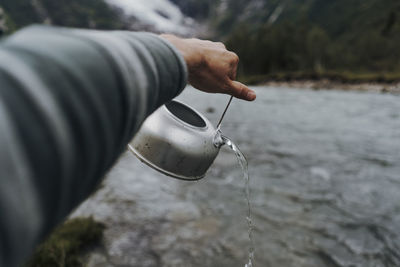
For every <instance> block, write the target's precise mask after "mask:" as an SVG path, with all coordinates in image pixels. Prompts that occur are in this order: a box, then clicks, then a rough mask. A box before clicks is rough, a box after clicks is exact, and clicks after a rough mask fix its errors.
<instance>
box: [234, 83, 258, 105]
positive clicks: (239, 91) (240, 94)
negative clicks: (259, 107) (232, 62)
mask: <svg viewBox="0 0 400 267" xmlns="http://www.w3.org/2000/svg"><path fill="white" fill-rule="evenodd" d="M230 87H231V88H230V91H229V92H228V93H229V94H231V95H233V96H234V97H237V98H240V99H243V100H247V101H253V100H255V99H256V97H257V96H256V93H255V92H254V91H253V90H251V89H249V88H248V87H247V86H246V85H244V84H243V83H240V82H237V81H232V82H231V86H230Z"/></svg>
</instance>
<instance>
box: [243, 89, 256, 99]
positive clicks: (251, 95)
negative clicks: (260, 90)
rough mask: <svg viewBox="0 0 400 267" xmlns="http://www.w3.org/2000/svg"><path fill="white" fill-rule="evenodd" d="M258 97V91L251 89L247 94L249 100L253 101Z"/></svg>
mask: <svg viewBox="0 0 400 267" xmlns="http://www.w3.org/2000/svg"><path fill="white" fill-rule="evenodd" d="M256 97H257V96H256V93H254V92H253V91H249V92H248V93H247V96H246V98H247V100H250V101H253V100H254V99H256Z"/></svg>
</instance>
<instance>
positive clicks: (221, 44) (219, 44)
mask: <svg viewBox="0 0 400 267" xmlns="http://www.w3.org/2000/svg"><path fill="white" fill-rule="evenodd" d="M216 44H217V45H218V46H220V47H222V48H225V45H224V43H222V42H217V43H216Z"/></svg>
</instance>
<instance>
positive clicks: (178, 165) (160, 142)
mask: <svg viewBox="0 0 400 267" xmlns="http://www.w3.org/2000/svg"><path fill="white" fill-rule="evenodd" d="M222 145H223V141H222V139H221V137H220V132H219V130H217V129H216V128H214V126H213V125H212V124H211V122H210V121H209V120H208V119H207V118H205V117H204V116H203V115H202V114H200V113H199V112H198V111H196V110H195V109H193V108H191V107H190V106H188V105H186V104H184V103H182V102H180V101H177V100H172V101H171V102H169V103H167V104H165V105H163V106H162V107H160V108H159V109H158V110H156V111H155V112H154V113H153V114H152V115H150V116H149V117H148V118H147V119H146V120H145V122H144V123H143V125H142V126H141V128H140V130H139V131H138V133H137V134H136V136H135V137H134V138H133V140H132V141H131V142H130V143H129V145H128V148H129V150H131V151H132V152H133V154H135V155H136V156H137V157H138V158H139V159H140V160H141V161H142V162H144V163H146V164H147V165H149V166H150V167H152V168H153V169H155V170H157V171H159V172H161V173H163V174H166V175H168V176H171V177H174V178H178V179H183V180H199V179H201V178H203V177H204V176H205V175H206V173H207V170H208V169H209V168H210V166H211V165H212V163H213V162H214V160H215V158H216V157H217V155H218V152H219V149H220V147H221V146H222Z"/></svg>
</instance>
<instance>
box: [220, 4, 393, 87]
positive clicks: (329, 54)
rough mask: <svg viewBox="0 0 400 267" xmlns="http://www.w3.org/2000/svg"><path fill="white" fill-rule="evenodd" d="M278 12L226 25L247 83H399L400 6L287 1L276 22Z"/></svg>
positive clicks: (274, 9) (221, 26)
mask: <svg viewBox="0 0 400 267" xmlns="http://www.w3.org/2000/svg"><path fill="white" fill-rule="evenodd" d="M271 2H272V3H273V2H275V1H270V4H271ZM235 5H237V3H236V4H235ZM278 7H279V6H278V4H276V6H275V7H273V6H270V7H269V10H271V12H269V14H270V15H268V16H265V17H262V16H261V15H260V13H258V12H255V13H254V16H253V17H251V18H248V19H243V20H242V21H241V22H240V23H238V22H236V23H232V20H229V16H228V17H227V18H226V19H225V21H226V20H227V21H228V23H225V24H222V25H220V30H221V31H222V32H227V33H228V34H226V35H224V40H225V41H226V43H227V46H228V48H230V49H231V50H233V51H235V52H237V53H238V54H239V56H240V58H241V67H240V74H241V76H242V77H244V79H246V80H253V81H257V80H271V79H274V78H276V79H278V80H291V79H308V78H310V79H322V78H328V79H334V80H339V81H342V82H364V81H365V82H369V81H376V82H393V81H398V80H399V77H400V20H399V19H398V18H400V2H398V1H393V0H365V1H361V0H360V1H359V0H354V1H344V0H336V1H326V0H313V1H286V5H284V6H282V7H281V9H280V10H282V11H280V13H279V12H278V13H279V14H280V15H279V18H277V19H276V21H273V22H272V21H271V16H272V14H274V13H275V14H277V13H276V12H277V11H276V10H277V9H278ZM236 9H237V8H233V9H232V10H236ZM278 11H279V10H278ZM295 11H297V12H295ZM230 14H232V13H230ZM266 14H267V13H266ZM255 20H257V22H255ZM223 21H224V20H222V23H224V22H223ZM227 25H229V27H227Z"/></svg>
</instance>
